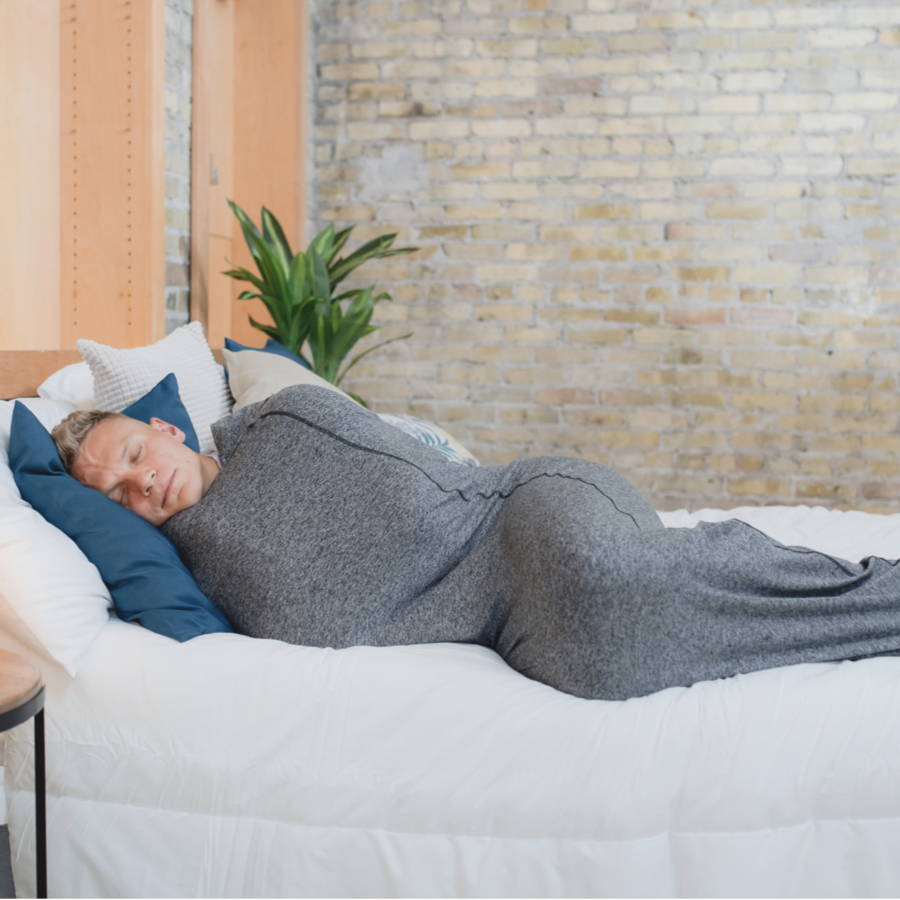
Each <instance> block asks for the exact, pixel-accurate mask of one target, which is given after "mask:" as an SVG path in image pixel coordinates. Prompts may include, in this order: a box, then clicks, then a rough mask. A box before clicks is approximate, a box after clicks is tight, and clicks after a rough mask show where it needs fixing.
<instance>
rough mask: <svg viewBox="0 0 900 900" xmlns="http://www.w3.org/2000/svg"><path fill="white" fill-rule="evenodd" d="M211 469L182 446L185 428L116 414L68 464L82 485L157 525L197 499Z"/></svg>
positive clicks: (91, 433)
mask: <svg viewBox="0 0 900 900" xmlns="http://www.w3.org/2000/svg"><path fill="white" fill-rule="evenodd" d="M210 467H212V469H210ZM215 470H216V464H215V462H214V461H213V460H211V459H208V458H205V457H202V456H200V454H199V453H195V452H194V451H193V450H191V449H190V447H186V446H185V445H184V432H183V431H181V430H179V429H178V428H176V427H175V426H174V425H170V424H169V423H168V422H163V421H162V420H161V419H151V420H150V424H149V425H146V424H144V423H143V422H138V421H137V420H136V419H129V418H124V417H119V416H114V417H112V418H109V419H104V420H103V421H102V422H99V423H98V424H97V425H95V426H94V427H93V428H92V429H91V430H90V431H89V432H88V434H87V437H86V438H85V439H84V441H83V442H82V445H81V449H80V451H79V452H78V456H77V457H76V458H75V462H74V464H73V465H72V475H74V476H75V478H77V479H78V480H79V481H80V482H81V483H82V484H85V485H87V486H88V487H91V488H95V489H96V490H98V491H101V492H102V493H104V494H106V496H107V497H109V498H110V499H111V500H115V501H116V502H117V503H121V504H122V505H123V506H125V507H127V508H128V509H130V510H132V511H133V512H136V513H137V514H138V515H139V516H141V518H143V519H146V520H147V521H148V522H150V523H151V524H153V525H157V526H158V525H162V523H163V522H165V521H166V519H168V518H169V517H170V516H174V515H175V513H177V512H180V511H181V510H183V509H186V508H187V507H189V506H193V505H194V504H195V503H197V502H198V501H199V500H200V498H201V497H202V496H203V495H204V494H205V493H206V490H207V488H208V487H209V483H210V482H211V481H212V478H213V477H215V475H214V473H215Z"/></svg>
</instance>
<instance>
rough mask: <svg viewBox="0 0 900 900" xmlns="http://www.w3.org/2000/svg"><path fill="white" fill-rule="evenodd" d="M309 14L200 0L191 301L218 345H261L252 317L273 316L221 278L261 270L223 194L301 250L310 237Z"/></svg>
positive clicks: (299, 6) (268, 0) (283, 6)
mask: <svg viewBox="0 0 900 900" xmlns="http://www.w3.org/2000/svg"><path fill="white" fill-rule="evenodd" d="M308 16H309V13H308V7H307V2H306V0H195V3H194V117H193V154H194V157H193V167H192V177H193V187H192V201H191V204H192V243H193V254H192V261H191V304H192V317H194V318H200V319H201V321H203V322H204V325H205V327H206V329H207V334H208V336H209V339H210V343H211V344H213V345H214V346H221V344H222V341H223V339H224V337H225V336H226V335H227V336H229V337H233V338H235V339H236V340H239V341H241V342H243V343H246V344H251V345H254V346H261V345H262V344H263V343H264V342H265V335H263V334H262V332H260V331H257V330H256V329H255V328H253V327H252V326H251V325H250V324H249V322H248V318H247V317H248V314H249V315H252V316H253V317H254V318H257V319H259V320H261V321H263V322H266V321H270V320H269V317H268V314H267V313H266V311H265V308H264V307H263V306H262V304H261V303H260V302H259V301H243V300H241V301H239V300H237V295H238V294H239V293H240V291H241V290H244V289H245V288H247V287H248V285H245V284H243V283H238V282H235V281H233V280H232V279H230V278H227V277H226V276H225V275H223V274H222V271H223V269H227V268H234V267H235V266H244V267H246V268H249V269H251V270H253V268H254V266H253V263H252V260H251V258H250V254H249V251H248V250H247V248H246V245H245V244H244V241H243V238H242V236H241V233H240V228H239V227H238V225H237V222H236V220H235V219H234V216H233V215H232V213H231V211H230V210H229V208H228V206H227V203H226V200H227V199H232V200H234V201H235V202H237V203H238V204H239V205H240V206H242V207H243V208H244V209H245V210H247V212H248V213H249V214H250V215H251V216H252V217H253V218H254V220H256V221H258V218H259V210H260V207H261V206H262V205H263V204H265V205H266V206H268V207H269V208H270V209H271V210H272V212H274V213H275V215H276V216H278V218H279V220H280V221H281V223H282V225H283V226H284V229H285V232H286V233H287V235H288V237H289V239H291V241H292V243H293V244H294V245H295V249H296V248H297V247H299V246H300V245H301V244H302V243H303V242H304V240H305V234H304V219H305V211H306V189H305V173H306V142H307V135H306V132H305V127H304V126H305V122H306V103H307V90H308V88H307V64H308V63H307V60H308V51H307V40H308V32H309V24H308Z"/></svg>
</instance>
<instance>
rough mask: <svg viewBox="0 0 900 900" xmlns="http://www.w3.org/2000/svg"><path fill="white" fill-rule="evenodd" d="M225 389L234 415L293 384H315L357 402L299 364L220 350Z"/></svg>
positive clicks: (258, 352) (250, 352)
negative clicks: (231, 397)
mask: <svg viewBox="0 0 900 900" xmlns="http://www.w3.org/2000/svg"><path fill="white" fill-rule="evenodd" d="M222 355H223V356H224V357H225V368H226V369H227V370H228V386H229V388H230V389H231V393H232V395H233V396H234V409H235V411H237V410H239V409H242V408H243V407H245V406H249V405H250V404H251V403H258V402H259V401H260V400H265V399H266V397H271V396H272V394H277V393H278V392H279V391H280V390H281V389H282V388H286V387H290V386H291V385H292V384H315V385H318V386H319V387H323V388H328V390H330V391H336V392H337V393H339V394H341V395H342V396H344V397H346V398H347V399H348V400H349V401H350V402H351V403H355V402H356V401H355V400H354V399H353V398H352V397H350V396H349V395H348V394H346V393H344V391H342V390H341V389H340V388H339V387H335V385H333V384H332V383H331V382H330V381H326V380H325V379H324V378H320V377H319V376H318V375H316V373H315V372H311V371H310V370H309V369H307V368H306V367H305V366H301V365H300V363H296V362H294V361H293V360H290V359H288V358H287V357H285V356H279V355H278V354H277V353H266V352H264V351H262V350H223V351H222Z"/></svg>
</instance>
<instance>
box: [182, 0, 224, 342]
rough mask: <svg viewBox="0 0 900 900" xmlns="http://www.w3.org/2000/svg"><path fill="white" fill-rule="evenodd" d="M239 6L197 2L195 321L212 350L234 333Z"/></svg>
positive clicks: (193, 197)
mask: <svg viewBox="0 0 900 900" xmlns="http://www.w3.org/2000/svg"><path fill="white" fill-rule="evenodd" d="M233 88H234V4H233V3H231V2H223V0H194V18H193V106H192V122H191V143H192V152H191V317H192V318H193V319H197V320H199V321H200V322H202V323H203V328H204V330H205V332H206V337H207V340H208V341H209V343H210V344H211V345H212V346H216V347H221V346H222V345H223V344H224V341H225V337H226V336H229V335H230V334H231V330H230V324H231V304H232V283H231V279H230V278H228V277H227V276H225V275H223V274H222V272H223V270H225V269H229V268H232V267H233V259H232V241H233V226H234V216H232V214H231V210H230V209H229V208H228V204H227V203H226V200H227V199H228V198H230V197H231V184H232V167H233V163H232V156H233V152H232V145H233V129H234V109H233Z"/></svg>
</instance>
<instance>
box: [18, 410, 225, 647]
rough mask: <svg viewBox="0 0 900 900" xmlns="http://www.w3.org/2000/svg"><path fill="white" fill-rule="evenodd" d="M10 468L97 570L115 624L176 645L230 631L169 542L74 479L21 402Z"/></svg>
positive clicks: (40, 509)
mask: <svg viewBox="0 0 900 900" xmlns="http://www.w3.org/2000/svg"><path fill="white" fill-rule="evenodd" d="M9 465H10V468H11V469H12V472H13V477H14V478H15V480H16V484H17V485H18V486H19V492H20V493H21V494H22V497H23V498H24V499H25V500H27V501H28V502H29V503H30V504H31V505H32V506H33V507H34V508H35V509H36V510H37V511H38V512H39V513H40V514H41V515H42V516H43V517H44V518H45V519H46V520H47V521H48V522H50V523H51V524H52V525H55V526H56V527H57V528H59V529H60V530H62V531H63V532H65V533H66V534H67V535H68V536H69V537H70V538H72V540H73V541H75V543H76V544H78V546H79V548H80V549H81V551H82V553H84V555H85V556H86V557H87V558H88V559H89V560H90V561H91V562H92V563H93V564H94V565H95V566H96V567H97V568H98V569H99V571H100V576H101V577H102V578H103V580H104V581H105V582H106V585H107V587H108V588H109V591H110V594H111V595H112V598H113V602H114V603H115V607H116V612H117V613H118V614H119V617H120V618H122V619H125V620H126V621H129V622H139V623H140V624H141V625H143V626H144V627H145V628H149V629H150V630H151V631H155V632H157V633H158V634H164V635H166V636H167V637H171V638H174V639H175V640H177V641H187V640H190V639H191V638H194V637H197V636H198V635H201V634H211V633H213V632H217V631H232V630H233V629H232V627H231V626H230V625H229V624H228V620H227V619H226V618H225V615H224V614H223V613H222V612H221V611H220V610H219V609H218V608H217V607H216V606H214V605H213V604H212V603H211V602H210V601H209V600H208V599H207V597H206V596H205V595H204V593H203V592H202V591H201V590H200V588H199V587H198V585H197V582H196V581H194V579H193V576H192V575H191V573H190V572H189V571H188V569H187V567H186V566H185V565H184V563H183V562H182V561H181V558H180V557H179V556H178V551H177V550H176V549H175V546H174V545H173V544H172V542H171V541H169V539H168V538H167V537H166V536H165V535H164V534H163V533H162V532H161V531H159V530H157V529H156V528H155V527H154V526H153V525H151V524H150V523H149V522H147V521H145V520H144V519H142V518H141V517H140V516H138V515H136V514H135V513H133V512H131V510H128V509H125V507H124V506H120V505H119V504H118V503H116V502H114V501H113V500H110V499H109V498H108V497H105V496H104V495H103V494H101V493H100V491H95V490H93V489H92V488H88V487H85V486H84V485H82V484H81V483H79V482H78V481H76V480H75V479H74V478H72V476H71V475H69V474H68V473H67V472H66V470H65V469H64V468H63V464H62V461H61V460H60V458H59V453H58V452H57V450H56V444H54V443H53V438H52V437H50V434H49V433H48V432H47V430H46V429H45V428H44V426H43V425H41V423H40V422H39V421H38V420H37V419H36V418H35V416H34V414H33V413H32V412H31V411H30V410H29V409H28V408H27V407H26V406H25V405H24V404H22V403H16V405H15V407H14V408H13V415H12V424H11V427H10V436H9Z"/></svg>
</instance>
